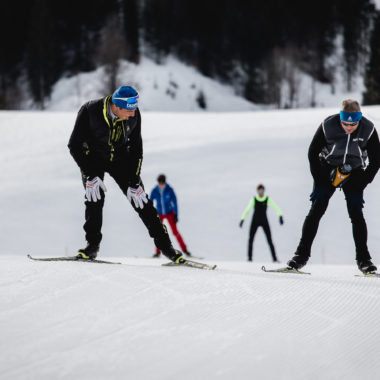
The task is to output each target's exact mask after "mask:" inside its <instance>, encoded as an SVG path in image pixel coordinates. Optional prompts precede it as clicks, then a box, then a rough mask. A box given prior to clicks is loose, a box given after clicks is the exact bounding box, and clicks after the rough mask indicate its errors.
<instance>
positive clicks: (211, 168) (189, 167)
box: [0, 107, 380, 380]
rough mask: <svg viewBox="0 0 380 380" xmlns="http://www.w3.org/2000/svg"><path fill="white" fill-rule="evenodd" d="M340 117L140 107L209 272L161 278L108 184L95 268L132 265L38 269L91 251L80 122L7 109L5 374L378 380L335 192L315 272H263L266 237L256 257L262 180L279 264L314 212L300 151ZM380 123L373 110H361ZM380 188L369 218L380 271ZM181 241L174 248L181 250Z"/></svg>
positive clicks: (1, 203) (2, 291) (2, 143)
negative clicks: (256, 208) (254, 206)
mask: <svg viewBox="0 0 380 380" xmlns="http://www.w3.org/2000/svg"><path fill="white" fill-rule="evenodd" d="M334 112H336V109H312V110H311V109H304V110H288V111H270V112H268V111H267V112H240V113H239V112H236V113H156V112H143V114H142V118H143V138H144V163H143V168H142V178H143V180H144V183H145V186H146V188H147V190H150V189H151V188H152V187H153V186H154V185H155V178H156V177H157V174H159V173H160V172H164V173H165V174H167V178H168V182H169V183H170V184H171V185H172V186H173V187H174V189H175V190H176V192H177V196H178V200H179V225H178V227H179V229H180V231H181V232H182V233H183V236H184V239H185V241H186V242H187V243H188V246H189V250H190V251H191V252H193V253H194V254H196V255H199V256H204V257H205V261H206V262H210V263H214V262H215V263H217V264H218V265H219V267H218V269H217V270H216V271H214V272H209V271H200V270H195V269H188V268H165V267H160V266H159V264H161V263H163V262H164V259H162V260H157V261H155V260H152V259H149V256H150V255H151V254H152V253H153V252H154V247H153V243H152V240H151V239H150V238H149V236H148V234H147V232H146V230H145V228H144V226H143V225H142V223H141V222H140V220H139V218H138V217H137V215H136V214H135V213H134V211H133V209H132V208H131V206H130V205H129V203H128V201H127V200H126V198H125V197H124V195H123V194H122V193H121V191H120V190H119V189H118V187H117V185H116V184H115V183H114V182H113V181H112V179H111V178H110V177H109V176H106V178H105V182H106V185H107V188H108V192H107V199H106V204H105V208H104V228H103V233H104V239H103V242H102V247H101V252H100V258H103V259H111V258H113V257H116V258H117V259H118V260H120V261H122V262H123V263H124V264H125V265H121V266H105V265H97V264H83V263H40V262H31V261H29V260H28V259H26V254H27V253H30V254H32V255H35V256H62V255H65V254H73V253H74V252H75V251H76V249H77V248H79V247H81V246H83V244H84V236H83V231H82V224H83V218H84V206H83V195H84V192H83V188H82V185H81V181H80V175H79V170H78V168H77V167H76V164H75V163H74V161H73V160H72V158H71V156H70V155H69V152H68V149H67V147H66V144H67V141H68V138H69V136H70V133H71V130H72V127H73V123H74V120H75V113H73V112H43V113H42V112H0V129H1V134H2V139H1V140H0V159H1V162H2V163H3V165H2V183H1V187H0V208H1V213H2V218H1V221H0V227H1V242H2V243H1V250H0V252H1V258H0V305H1V309H0V334H1V338H2V339H1V340H0V379H53V378H54V379H73V378H75V379H120V378H128V379H153V378H154V379H165V380H166V379H178V378H181V379H231V378H232V377H235V378H236V379H252V378H259V379H301V378H307V379H337V378H345V379H357V378H359V377H360V378H361V379H373V378H376V374H377V373H378V371H379V369H380V368H379V367H380V364H379V362H378V357H379V353H380V349H379V343H378V342H379V329H378V321H377V320H378V315H379V311H380V310H379V309H380V302H379V287H380V282H379V280H378V279H364V278H357V277H354V274H357V273H358V270H357V269H356V268H355V266H354V256H355V253H354V245H353V241H352V236H351V235H352V234H351V225H350V222H349V219H348V216H347V211H346V208H345V202H344V197H343V194H342V193H341V192H339V191H338V192H337V193H336V194H335V195H334V197H333V198H332V200H331V202H330V206H329V209H328V210H327V213H326V215H325V217H324V219H323V221H322V222H321V225H320V229H319V233H318V235H317V238H316V241H315V244H314V246H313V252H312V258H311V261H310V264H309V265H308V266H307V267H306V269H308V270H309V271H311V272H312V276H298V275H292V274H287V275H282V274H268V273H267V274H266V273H263V272H262V271H261V270H260V267H261V265H262V263H265V265H267V266H271V264H269V263H268V262H269V259H270V254H269V249H268V247H267V244H266V241H265V238H264V234H263V233H262V231H258V233H257V237H256V240H255V246H254V260H255V261H254V262H253V263H247V262H245V260H246V243H247V237H248V236H247V235H248V226H249V220H247V222H246V223H245V225H244V228H243V229H239V227H238V223H239V220H240V216H241V214H242V212H243V210H244V208H245V207H246V205H247V203H248V202H249V199H250V197H251V196H252V195H253V194H254V191H255V188H256V186H257V184H258V183H260V182H262V183H264V184H265V185H266V187H267V194H268V195H270V196H271V197H272V198H273V199H274V200H275V202H276V203H277V204H278V205H279V206H280V208H281V209H282V210H283V213H284V218H285V224H284V226H280V225H279V223H278V218H277V216H276V215H275V213H274V212H273V211H272V210H269V211H268V213H269V220H270V223H271V227H272V234H273V239H274V243H275V246H276V248H277V250H278V256H279V259H280V260H281V261H282V262H285V261H286V260H287V259H289V257H291V255H292V254H293V252H294V250H295V248H296V246H297V243H298V240H299V237H300V230H301V226H302V223H303V219H304V217H305V215H306V213H307V212H308V209H309V207H310V204H309V200H308V196H309V194H310V191H311V187H312V180H311V176H310V174H309V170H308V162H307V149H308V145H309V143H310V141H311V138H312V136H313V134H314V132H315V130H316V128H317V126H318V124H319V123H320V121H321V120H322V119H323V118H325V117H326V116H328V115H329V114H332V113H334ZM364 114H365V115H366V116H367V117H369V118H370V119H371V120H373V121H374V122H375V123H377V122H378V120H380V107H367V108H364ZM378 186H379V179H378V178H376V179H375V181H374V182H373V183H372V184H371V185H369V186H368V188H367V190H366V194H365V199H366V207H365V209H364V212H365V216H366V220H367V223H368V229H369V248H370V251H371V254H372V256H373V258H374V261H375V263H378V264H380V253H379V248H378V247H379V243H380V228H379V227H380V222H379V218H378V213H379V209H380V204H379V203H380V201H379V197H378V190H377V189H378ZM173 243H174V244H175V246H177V243H176V242H175V241H173Z"/></svg>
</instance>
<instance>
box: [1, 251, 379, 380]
mask: <svg viewBox="0 0 380 380" xmlns="http://www.w3.org/2000/svg"><path fill="white" fill-rule="evenodd" d="M102 258H104V259H112V258H111V257H102ZM117 260H118V261H121V262H122V263H123V264H124V265H113V266H111V265H90V264H88V263H75V262H74V263H73V262H48V263H45V262H33V261H30V260H28V259H27V258H26V257H10V256H3V257H1V258H0V303H1V310H0V326H1V340H0V352H1V355H0V379H12V380H14V379H39V380H44V379H49V380H50V379H134V380H142V379H144V380H145V379H157V380H171V379H173V380H177V379H181V380H184V379H226V380H227V379H228V380H230V379H236V380H237V379H239V380H242V379H338V378H341V379H359V378H360V379H361V380H364V379H375V378H377V376H378V373H379V370H380V363H379V360H378V357H379V353H380V350H379V347H380V344H379V341H380V339H379V338H380V330H379V328H378V325H379V315H380V280H379V279H376V278H358V277H355V274H358V271H357V269H356V268H355V267H354V266H334V265H308V266H307V269H308V270H309V271H310V272H311V273H312V275H311V276H306V275H305V276H302V275H297V276H296V275H294V274H278V273H264V272H262V271H261V266H262V264H264V265H266V267H267V268H272V267H276V266H274V265H273V264H270V263H256V262H254V263H246V262H232V261H229V262H218V261H216V262H215V264H218V268H217V269H216V270H215V271H204V270H197V269H191V268H178V267H162V266H161V264H162V263H164V262H166V261H165V260H164V259H159V260H153V259H141V258H120V257H118V258H117ZM205 262H210V263H211V261H210V260H205ZM212 263H214V261H212ZM282 265H283V264H282ZM279 266H281V264H278V267H279Z"/></svg>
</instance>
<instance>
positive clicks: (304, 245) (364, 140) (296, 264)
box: [288, 99, 380, 273]
mask: <svg viewBox="0 0 380 380" xmlns="http://www.w3.org/2000/svg"><path fill="white" fill-rule="evenodd" d="M367 156H368V159H369V165H368V166H367V167H366V164H365V161H366V158H367ZM309 162H310V171H311V174H312V176H313V178H314V188H313V192H312V193H311V196H310V200H311V202H312V205H311V209H310V212H309V214H308V215H307V216H306V219H305V222H304V224H303V228H302V236H301V240H300V243H299V245H298V247H297V250H296V252H295V255H294V257H293V258H292V259H291V260H290V261H289V262H288V266H289V267H290V268H294V269H300V268H302V267H303V266H304V265H306V263H307V261H308V259H309V257H310V252H311V246H312V243H313V240H314V238H315V235H316V234H317V230H318V225H319V221H320V219H321V218H322V216H323V214H324V213H325V211H326V209H327V206H328V204H329V200H330V198H331V196H332V195H333V194H334V192H335V190H336V188H337V187H340V188H341V189H343V192H344V195H345V198H346V202H347V210H348V214H349V216H350V219H351V223H352V232H353V237H354V241H355V247H356V261H357V265H358V268H359V269H360V270H361V271H362V272H363V273H371V272H374V271H376V269H377V268H376V266H375V265H374V264H373V263H372V261H371V256H370V254H369V251H368V247H367V225H366V222H365V219H364V216H363V211H362V208H363V207H364V199H363V191H364V189H365V187H366V186H367V185H368V184H369V183H371V182H372V180H373V179H374V177H375V175H376V173H377V171H378V170H379V165H380V143H379V137H378V134H377V131H376V129H375V127H374V125H373V123H372V122H371V121H369V120H368V119H367V118H365V117H363V116H362V113H361V112H360V105H359V103H358V102H357V101H355V100H351V99H348V100H345V101H343V104H342V111H340V113H339V114H336V115H332V116H329V117H328V118H327V119H325V120H324V121H323V122H322V124H321V125H320V126H319V128H318V129H317V132H316V133H315V135H314V138H313V140H312V142H311V144H310V147H309Z"/></svg>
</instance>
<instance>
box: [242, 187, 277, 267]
mask: <svg viewBox="0 0 380 380" xmlns="http://www.w3.org/2000/svg"><path fill="white" fill-rule="evenodd" d="M268 205H269V206H271V207H272V208H273V209H274V211H276V213H277V215H278V216H279V222H280V224H281V225H282V224H284V218H283V215H282V212H281V210H280V208H279V207H278V206H277V205H276V203H274V201H273V199H272V198H270V197H269V196H267V195H265V187H264V185H261V184H260V185H258V186H257V196H255V197H253V198H252V199H251V201H250V202H249V204H248V206H247V208H246V209H245V210H244V212H243V215H242V217H241V220H240V224H239V226H240V228H241V227H243V223H244V220H245V218H246V217H247V215H248V214H249V212H250V211H251V210H252V209H253V210H254V211H253V217H252V222H251V227H250V229H249V239H248V261H252V249H253V239H254V237H255V234H256V231H257V229H258V228H259V227H262V228H263V230H264V233H265V236H266V238H267V241H268V244H269V247H270V251H271V253H272V259H273V262H278V260H277V256H276V250H275V248H274V245H273V242H272V234H271V231H270V227H269V222H268V218H267V206H268Z"/></svg>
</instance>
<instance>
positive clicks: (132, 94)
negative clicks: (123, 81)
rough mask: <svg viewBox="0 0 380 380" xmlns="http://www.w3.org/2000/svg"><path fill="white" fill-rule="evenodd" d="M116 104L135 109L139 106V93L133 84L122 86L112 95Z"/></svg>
mask: <svg viewBox="0 0 380 380" xmlns="http://www.w3.org/2000/svg"><path fill="white" fill-rule="evenodd" d="M112 102H113V104H115V106H118V107H120V108H124V109H126V110H135V109H136V108H137V107H138V106H139V94H138V93H137V91H136V90H135V89H134V88H133V87H131V86H121V87H120V88H118V89H117V90H116V91H115V92H114V93H113V95H112Z"/></svg>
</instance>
